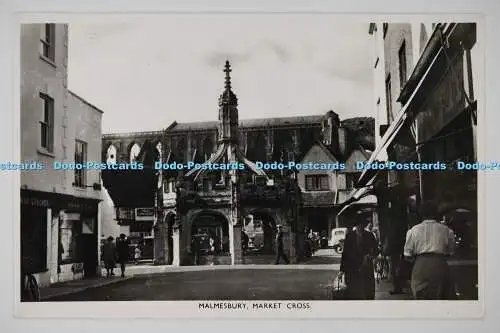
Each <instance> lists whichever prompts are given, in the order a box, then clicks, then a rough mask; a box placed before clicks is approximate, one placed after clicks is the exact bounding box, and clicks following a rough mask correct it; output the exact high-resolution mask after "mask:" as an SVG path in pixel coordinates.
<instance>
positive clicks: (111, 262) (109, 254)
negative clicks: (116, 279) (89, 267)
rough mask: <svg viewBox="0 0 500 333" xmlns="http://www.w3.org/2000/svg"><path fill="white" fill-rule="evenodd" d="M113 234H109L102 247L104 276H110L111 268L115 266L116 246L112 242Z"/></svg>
mask: <svg viewBox="0 0 500 333" xmlns="http://www.w3.org/2000/svg"><path fill="white" fill-rule="evenodd" d="M113 240H114V238H113V236H109V237H108V238H107V240H106V243H104V245H103V247H102V260H103V261H104V267H105V268H106V277H108V278H109V277H111V276H112V273H113V269H114V268H115V264H116V263H115V260H116V247H115V244H114V242H113Z"/></svg>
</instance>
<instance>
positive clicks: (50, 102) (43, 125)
mask: <svg viewBox="0 0 500 333" xmlns="http://www.w3.org/2000/svg"><path fill="white" fill-rule="evenodd" d="M39 97H40V99H41V100H42V102H43V112H42V118H43V119H42V120H40V121H39V125H40V136H39V139H40V144H39V145H40V147H41V148H42V149H44V150H45V151H47V152H49V153H52V152H53V151H54V99H53V98H52V97H50V96H49V95H47V94H46V93H39Z"/></svg>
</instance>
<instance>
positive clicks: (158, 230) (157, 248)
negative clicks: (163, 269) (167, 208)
mask: <svg viewBox="0 0 500 333" xmlns="http://www.w3.org/2000/svg"><path fill="white" fill-rule="evenodd" d="M153 232H154V234H153V237H154V240H153V242H154V249H153V250H154V264H155V265H163V264H164V263H165V256H166V254H165V247H164V238H165V222H164V221H158V222H157V224H156V226H155V229H154V230H153Z"/></svg>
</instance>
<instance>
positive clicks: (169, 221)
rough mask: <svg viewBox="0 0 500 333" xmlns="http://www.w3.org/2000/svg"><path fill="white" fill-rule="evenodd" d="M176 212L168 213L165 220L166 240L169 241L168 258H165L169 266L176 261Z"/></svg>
mask: <svg viewBox="0 0 500 333" xmlns="http://www.w3.org/2000/svg"><path fill="white" fill-rule="evenodd" d="M176 215H177V214H176V212H175V211H172V210H170V211H167V212H165V217H164V219H163V223H164V224H165V225H164V227H165V228H166V238H167V239H166V240H167V244H166V245H167V257H166V258H165V259H166V261H167V264H169V265H170V264H172V262H173V260H174V240H173V228H174V224H175V219H176V217H177V216H176Z"/></svg>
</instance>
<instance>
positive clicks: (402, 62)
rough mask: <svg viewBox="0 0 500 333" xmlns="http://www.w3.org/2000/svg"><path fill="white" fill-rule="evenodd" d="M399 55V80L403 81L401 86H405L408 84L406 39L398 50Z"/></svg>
mask: <svg viewBox="0 0 500 333" xmlns="http://www.w3.org/2000/svg"><path fill="white" fill-rule="evenodd" d="M398 57H399V82H400V83H401V85H400V87H401V89H403V87H404V86H405V84H406V41H403V44H401V47H400V48H399V51H398Z"/></svg>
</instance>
